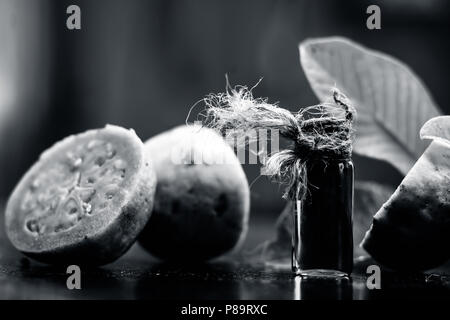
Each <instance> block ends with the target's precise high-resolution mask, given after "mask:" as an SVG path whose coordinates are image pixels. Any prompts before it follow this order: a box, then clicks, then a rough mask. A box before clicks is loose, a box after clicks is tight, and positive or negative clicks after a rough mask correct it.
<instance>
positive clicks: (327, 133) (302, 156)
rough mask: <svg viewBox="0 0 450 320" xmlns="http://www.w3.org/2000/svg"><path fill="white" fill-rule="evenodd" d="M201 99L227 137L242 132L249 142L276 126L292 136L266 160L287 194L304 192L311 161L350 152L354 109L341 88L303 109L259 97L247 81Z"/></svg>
mask: <svg viewBox="0 0 450 320" xmlns="http://www.w3.org/2000/svg"><path fill="white" fill-rule="evenodd" d="M202 101H203V102H204V104H205V110H204V112H202V113H201V114H200V115H201V116H203V117H204V119H203V123H204V125H205V126H207V127H210V128H213V129H216V130H218V131H219V132H220V133H221V134H222V135H223V136H225V138H227V139H229V138H233V139H234V137H237V138H238V139H239V140H240V141H247V143H248V142H249V140H248V139H245V138H246V134H247V133H248V132H250V131H253V132H254V130H258V129H267V130H274V129H275V130H278V131H279V134H280V135H281V136H283V137H284V138H286V139H288V140H289V141H291V144H290V146H289V147H288V148H287V149H283V150H280V151H278V152H276V153H273V154H270V155H268V158H267V159H265V161H264V166H265V168H264V171H265V174H266V175H268V176H269V177H270V178H272V179H273V180H275V181H277V182H279V183H282V184H284V185H286V190H285V193H284V198H287V199H292V200H294V199H302V198H303V197H304V196H305V194H306V192H307V188H308V177H307V165H308V162H310V161H331V160H335V159H347V158H349V157H350V156H351V153H352V142H353V119H354V118H355V109H354V108H353V107H352V106H351V104H350V103H349V100H348V99H347V98H346V97H345V96H344V95H343V94H342V93H341V92H340V91H339V90H338V89H333V90H332V91H331V92H330V101H328V102H323V103H321V104H319V105H315V106H310V107H306V108H303V109H301V110H300V111H298V112H291V111H289V110H286V109H284V108H281V107H279V106H278V105H277V104H272V103H268V101H267V99H265V98H254V97H253V94H252V89H248V88H247V87H245V86H236V87H234V88H232V87H230V85H228V84H227V88H226V92H225V93H218V94H209V95H208V96H206V97H205V98H204V99H203V100H202ZM247 138H253V139H254V137H250V136H249V137H247Z"/></svg>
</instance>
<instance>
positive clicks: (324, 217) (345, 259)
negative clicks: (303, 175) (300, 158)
mask: <svg viewBox="0 0 450 320" xmlns="http://www.w3.org/2000/svg"><path fill="white" fill-rule="evenodd" d="M306 171H307V179H308V188H307V192H306V195H305V196H304V198H303V199H301V200H299V199H297V200H296V201H295V203H294V206H293V207H294V209H293V210H294V224H295V225H294V233H293V254H292V269H293V271H294V272H295V273H296V274H299V275H302V276H324V277H326V276H331V277H346V276H349V275H350V274H351V272H352V268H353V233H352V211H353V163H352V161H351V159H339V160H336V159H332V160H329V159H323V160H322V159H321V160H316V161H309V162H308V163H307V165H306Z"/></svg>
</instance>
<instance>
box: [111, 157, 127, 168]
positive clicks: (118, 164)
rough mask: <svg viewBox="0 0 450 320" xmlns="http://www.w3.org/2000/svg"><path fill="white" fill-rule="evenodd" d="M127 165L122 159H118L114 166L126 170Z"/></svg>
mask: <svg viewBox="0 0 450 320" xmlns="http://www.w3.org/2000/svg"><path fill="white" fill-rule="evenodd" d="M126 167H127V164H126V163H125V161H123V160H122V159H117V160H116V161H114V168H115V169H117V170H125V168H126Z"/></svg>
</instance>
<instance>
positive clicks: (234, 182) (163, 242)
mask: <svg viewBox="0 0 450 320" xmlns="http://www.w3.org/2000/svg"><path fill="white" fill-rule="evenodd" d="M145 147H146V149H147V151H148V154H149V155H150V157H151V159H152V161H153V163H154V166H155V170H156V175H157V179H158V184H157V187H156V194H155V204H154V209H153V213H152V217H151V218H150V220H149V222H148V223H147V225H146V227H145V229H144V231H143V232H142V233H141V235H140V236H139V242H140V244H141V245H142V246H143V247H144V248H145V249H147V250H148V251H149V252H150V253H151V254H153V255H154V256H156V257H159V258H161V259H163V260H174V261H178V262H187V263H189V262H197V261H204V260H209V259H212V258H215V257H218V256H221V255H223V254H225V253H227V252H229V251H231V250H232V249H233V248H235V249H237V248H238V247H239V244H240V243H242V241H243V240H244V238H245V235H246V232H247V225H248V216H249V206H250V199H249V187H248V182H247V178H246V176H245V173H244V171H243V169H242V166H241V164H240V163H239V160H238V158H237V157H236V155H235V154H234V152H233V150H232V148H231V147H230V146H229V145H228V144H227V143H226V142H225V140H224V139H223V138H222V137H221V136H220V135H218V134H217V133H216V132H215V131H214V130H212V129H208V128H204V127H201V126H198V125H187V126H186V125H185V126H179V127H176V128H174V129H172V130H170V131H167V132H164V133H161V134H159V135H157V136H155V137H153V138H151V139H150V140H148V141H147V142H146V143H145Z"/></svg>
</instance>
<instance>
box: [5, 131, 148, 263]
mask: <svg viewBox="0 0 450 320" xmlns="http://www.w3.org/2000/svg"><path fill="white" fill-rule="evenodd" d="M155 189H156V175H155V172H154V170H153V167H152V165H151V161H150V160H149V159H148V157H147V156H146V153H145V151H144V145H143V143H142V141H141V140H140V139H139V138H138V137H137V135H136V134H135V133H134V131H133V130H127V129H124V128H121V127H118V126H111V125H107V126H106V127H105V128H103V129H98V130H89V131H87V132H85V133H81V134H78V135H73V136H69V137H67V138H65V139H63V140H62V141H60V142H57V143H56V144H55V145H53V146H52V147H51V148H49V149H48V150H46V151H44V152H43V154H42V155H41V157H40V158H39V160H38V161H37V162H36V163H35V164H34V165H33V166H32V167H31V168H30V169H29V170H28V172H27V173H26V174H25V175H24V176H23V177H22V179H21V180H20V182H19V183H18V184H17V186H16V187H15V189H14V191H13V192H12V194H11V196H10V198H9V201H8V204H7V208H6V211H5V226H6V232H7V235H8V238H9V239H10V241H11V242H12V244H13V245H14V246H15V247H16V248H17V249H18V250H20V251H21V252H23V253H24V254H26V255H28V256H30V257H32V258H34V259H36V260H39V261H42V262H46V263H52V264H68V263H74V264H87V265H102V264H106V263H109V262H112V261H114V260H115V259H117V258H118V257H120V256H121V255H122V254H123V253H124V252H125V251H126V250H127V249H128V248H129V247H130V246H131V245H132V244H133V242H134V241H135V239H136V237H137V236H138V234H139V232H140V231H141V230H142V229H143V227H144V226H145V224H146V223H147V221H148V219H149V218H150V215H151V212H152V207H153V200H154V199H153V198H154V193H155Z"/></svg>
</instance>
